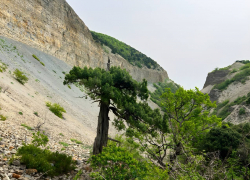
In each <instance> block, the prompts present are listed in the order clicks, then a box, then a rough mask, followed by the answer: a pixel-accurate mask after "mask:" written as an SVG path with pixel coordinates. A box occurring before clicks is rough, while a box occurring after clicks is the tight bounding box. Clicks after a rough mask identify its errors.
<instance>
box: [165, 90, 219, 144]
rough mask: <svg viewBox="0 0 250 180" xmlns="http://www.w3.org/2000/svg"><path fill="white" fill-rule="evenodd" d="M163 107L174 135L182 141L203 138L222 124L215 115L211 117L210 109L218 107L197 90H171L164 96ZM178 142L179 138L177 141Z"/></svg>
mask: <svg viewBox="0 0 250 180" xmlns="http://www.w3.org/2000/svg"><path fill="white" fill-rule="evenodd" d="M162 105H163V107H164V111H165V112H166V115H167V119H168V121H169V123H170V124H172V125H171V127H172V128H171V129H172V133H174V134H176V136H180V137H181V139H183V140H185V141H188V139H190V138H191V139H192V138H196V139H199V138H201V137H202V134H204V133H205V132H207V131H208V130H209V129H211V128H212V127H213V126H216V125H219V126H220V124H221V119H220V118H217V117H216V116H215V115H212V116H210V115H209V113H210V111H209V110H210V109H211V108H214V107H216V104H215V102H214V103H212V102H211V101H210V98H209V96H208V95H207V94H203V93H202V92H200V91H199V90H198V89H197V88H196V89H195V90H184V89H183V88H179V89H178V90H177V91H176V92H175V93H172V92H171V90H170V89H167V91H166V92H165V93H164V94H163V95H162ZM176 140H177V141H179V140H178V138H177V139H176Z"/></svg>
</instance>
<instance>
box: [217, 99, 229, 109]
mask: <svg viewBox="0 0 250 180" xmlns="http://www.w3.org/2000/svg"><path fill="white" fill-rule="evenodd" d="M228 103H229V100H225V101H223V102H222V103H219V104H218V105H217V108H216V109H217V110H219V109H221V108H222V107H224V106H225V105H227V104H228Z"/></svg>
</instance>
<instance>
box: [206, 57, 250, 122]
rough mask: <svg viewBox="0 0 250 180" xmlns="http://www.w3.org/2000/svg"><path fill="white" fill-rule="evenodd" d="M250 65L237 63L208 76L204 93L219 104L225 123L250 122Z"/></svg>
mask: <svg viewBox="0 0 250 180" xmlns="http://www.w3.org/2000/svg"><path fill="white" fill-rule="evenodd" d="M249 72H250V63H249V61H236V62H235V63H234V64H232V65H230V66H228V67H226V68H221V69H215V70H214V71H213V72H210V73H209V74H208V76H207V79H206V82H205V84H204V87H203V89H202V90H201V91H202V92H203V93H207V94H209V96H210V99H211V100H212V101H216V102H217V105H218V107H217V109H216V110H214V114H217V115H218V116H219V117H221V118H222V119H223V120H224V121H225V122H231V123H234V124H239V123H243V122H249V121H250V116H249V115H250V101H248V100H249V98H250V80H249V76H250V73H249Z"/></svg>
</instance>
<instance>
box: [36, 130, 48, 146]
mask: <svg viewBox="0 0 250 180" xmlns="http://www.w3.org/2000/svg"><path fill="white" fill-rule="evenodd" d="M43 133H44V132H43ZM43 133H41V132H39V131H38V132H37V133H33V136H32V138H33V141H32V143H33V145H35V146H37V147H38V146H44V147H45V146H46V145H47V143H48V142H49V139H48V136H46V135H45V134H43Z"/></svg>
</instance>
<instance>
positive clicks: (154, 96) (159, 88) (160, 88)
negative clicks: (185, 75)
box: [150, 80, 180, 106]
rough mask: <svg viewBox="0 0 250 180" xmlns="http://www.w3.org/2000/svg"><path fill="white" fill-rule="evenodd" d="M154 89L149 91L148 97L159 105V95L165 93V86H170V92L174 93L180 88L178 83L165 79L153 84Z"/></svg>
mask: <svg viewBox="0 0 250 180" xmlns="http://www.w3.org/2000/svg"><path fill="white" fill-rule="evenodd" d="M153 85H154V87H155V88H156V90H155V91H154V92H150V96H151V97H150V99H151V101H153V102H154V103H156V104H157V105H158V106H161V104H160V101H161V95H162V94H163V93H165V91H166V88H170V90H171V92H172V93H175V92H176V91H177V89H179V88H180V85H178V84H176V83H175V82H173V81H171V80H166V81H165V82H158V83H154V84H153Z"/></svg>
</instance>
